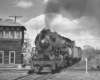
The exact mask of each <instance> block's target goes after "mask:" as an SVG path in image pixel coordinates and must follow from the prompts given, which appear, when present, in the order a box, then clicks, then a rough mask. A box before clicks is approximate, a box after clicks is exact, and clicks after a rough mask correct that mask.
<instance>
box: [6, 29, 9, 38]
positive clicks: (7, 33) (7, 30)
mask: <svg viewBox="0 0 100 80" xmlns="http://www.w3.org/2000/svg"><path fill="white" fill-rule="evenodd" d="M5 38H9V28H5Z"/></svg>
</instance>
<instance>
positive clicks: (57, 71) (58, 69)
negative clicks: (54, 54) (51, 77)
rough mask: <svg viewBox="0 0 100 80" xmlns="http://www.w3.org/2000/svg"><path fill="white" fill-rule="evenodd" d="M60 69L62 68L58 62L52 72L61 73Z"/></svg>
mask: <svg viewBox="0 0 100 80" xmlns="http://www.w3.org/2000/svg"><path fill="white" fill-rule="evenodd" d="M60 70H61V68H59V67H58V66H57V64H55V70H51V73H52V74H55V73H59V72H60Z"/></svg>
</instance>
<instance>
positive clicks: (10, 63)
mask: <svg viewBox="0 0 100 80" xmlns="http://www.w3.org/2000/svg"><path fill="white" fill-rule="evenodd" d="M12 52H14V63H11V53H12ZM9 64H15V51H9Z"/></svg>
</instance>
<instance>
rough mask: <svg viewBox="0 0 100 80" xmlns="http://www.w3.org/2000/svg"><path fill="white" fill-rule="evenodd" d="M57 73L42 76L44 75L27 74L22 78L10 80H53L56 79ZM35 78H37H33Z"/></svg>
mask: <svg viewBox="0 0 100 80" xmlns="http://www.w3.org/2000/svg"><path fill="white" fill-rule="evenodd" d="M58 74H59V73H56V74H44V75H34V74H28V75H25V76H22V77H18V78H15V79H12V80H47V79H53V78H54V77H56V76H57V75H58ZM35 76H37V77H35Z"/></svg>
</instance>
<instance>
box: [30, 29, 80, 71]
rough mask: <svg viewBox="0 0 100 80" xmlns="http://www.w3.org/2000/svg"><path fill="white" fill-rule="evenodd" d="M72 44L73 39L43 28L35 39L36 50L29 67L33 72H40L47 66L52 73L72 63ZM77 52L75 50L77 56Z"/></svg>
mask: <svg viewBox="0 0 100 80" xmlns="http://www.w3.org/2000/svg"><path fill="white" fill-rule="evenodd" d="M72 44H73V41H71V40H70V39H68V38H66V37H63V36H61V35H59V34H58V33H57V32H51V31H50V29H43V30H42V31H41V32H40V33H39V34H38V35H37V37H36V39H35V46H36V50H35V53H34V54H33V56H32V58H31V69H32V70H34V72H41V71H42V70H43V69H44V68H45V67H48V68H49V70H50V71H51V73H54V72H59V71H60V70H61V69H62V68H64V67H66V66H68V65H72V63H73V54H74V48H73V47H74V46H73V45H72ZM78 54H80V53H78V51H77V56H78ZM75 55H76V54H75ZM75 55H74V56H75ZM77 56H76V57H77Z"/></svg>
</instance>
